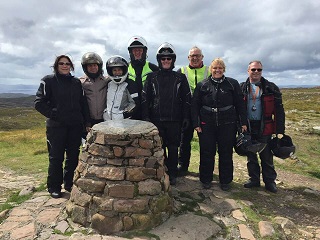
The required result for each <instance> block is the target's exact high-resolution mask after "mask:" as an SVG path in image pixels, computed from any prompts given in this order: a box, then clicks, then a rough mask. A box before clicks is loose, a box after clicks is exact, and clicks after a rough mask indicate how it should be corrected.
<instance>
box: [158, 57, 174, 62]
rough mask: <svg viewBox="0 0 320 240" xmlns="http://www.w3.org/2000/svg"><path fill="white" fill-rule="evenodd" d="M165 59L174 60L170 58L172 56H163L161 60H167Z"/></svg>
mask: <svg viewBox="0 0 320 240" xmlns="http://www.w3.org/2000/svg"><path fill="white" fill-rule="evenodd" d="M165 60H167V61H171V60H172V58H170V57H163V58H161V61H165Z"/></svg>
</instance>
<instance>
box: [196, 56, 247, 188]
mask: <svg viewBox="0 0 320 240" xmlns="http://www.w3.org/2000/svg"><path fill="white" fill-rule="evenodd" d="M225 70H226V67H225V64H224V62H223V60H222V59H220V58H216V59H214V60H213V61H212V62H211V64H210V67H209V71H210V73H211V76H210V77H209V78H207V79H205V80H203V81H201V82H199V83H198V84H197V86H196V88H195V91H194V96H193V99H192V104H191V115H192V122H193V127H194V128H195V130H196V131H197V133H198V136H199V144H200V167H199V172H200V181H201V182H202V184H203V187H204V188H205V189H209V188H210V187H211V182H212V180H213V171H214V163H215V155H216V150H217V149H218V154H219V181H220V187H221V189H222V190H224V191H227V190H229V189H230V183H231V182H232V180H233V160H232V153H233V145H234V142H235V138H236V131H237V123H240V125H241V126H242V131H246V129H247V127H246V108H245V104H244V100H243V95H242V92H241V89H240V85H239V83H238V81H237V80H235V79H232V78H229V77H225V76H224V73H225Z"/></svg>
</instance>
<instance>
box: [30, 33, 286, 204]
mask: <svg viewBox="0 0 320 240" xmlns="http://www.w3.org/2000/svg"><path fill="white" fill-rule="evenodd" d="M147 50H148V46H147V42H146V41H145V39H144V38H143V37H141V36H134V37H132V38H131V39H130V40H129V43H128V52H129V56H130V62H129V63H128V62H127V61H126V60H125V58H123V57H121V56H112V57H111V58H109V59H108V60H107V62H106V70H107V76H104V71H103V61H102V59H101V57H100V56H99V55H98V54H97V53H94V52H89V53H86V54H84V55H83V57H82V60H81V65H82V69H83V71H84V73H85V75H84V76H83V77H80V79H78V78H76V77H74V76H73V75H72V74H71V72H72V71H73V70H74V65H73V63H72V61H71V59H70V57H69V56H67V55H60V56H58V57H57V58H56V60H55V62H54V64H53V72H54V73H53V74H52V75H47V76H45V77H44V78H43V79H42V80H41V83H40V86H39V89H38V91H37V93H36V99H35V108H36V110H38V111H39V112H40V113H41V114H43V115H44V116H46V117H47V121H46V128H47V130H46V135H47V147H48V152H49V167H48V177H47V187H48V191H49V193H50V194H51V196H52V197H53V198H59V197H61V195H62V194H61V188H62V184H64V189H65V190H66V191H71V189H72V186H73V175H74V171H75V169H76V166H77V164H78V156H79V152H80V145H81V137H82V138H85V136H86V133H87V132H88V131H90V129H91V127H92V126H93V125H95V124H97V123H100V122H103V121H109V120H119V119H124V118H131V119H136V120H143V121H150V122H152V123H153V124H154V125H155V126H156V127H157V128H158V130H159V135H160V137H161V139H162V147H163V150H164V162H165V165H166V167H167V173H168V175H169V180H170V184H171V185H175V184H176V179H177V177H178V175H185V174H187V173H188V168H189V164H190V157H191V141H192V138H193V134H194V131H196V132H197V134H198V137H199V145H200V164H199V174H200V181H201V183H202V185H203V188H205V189H209V188H211V184H212V181H213V172H214V167H215V155H216V152H218V155H219V159H218V160H219V182H220V187H221V189H222V190H225V191H226V190H229V189H230V183H231V182H232V180H233V159H232V155H233V147H234V144H235V141H236V136H237V132H247V133H249V134H250V135H251V137H252V138H253V139H256V140H257V141H261V142H263V143H266V147H265V148H264V149H263V150H262V151H261V152H258V153H254V152H252V153H250V154H249V153H248V155H247V160H248V162H247V167H248V173H249V177H250V179H249V181H248V182H247V183H245V184H244V187H246V188H252V187H259V186H260V172H262V179H263V181H264V183H265V188H266V190H268V191H271V192H274V193H275V192H277V187H276V184H275V179H276V176H277V174H276V171H275V168H274V165H273V154H272V152H271V150H270V147H268V144H267V143H268V142H269V141H270V140H271V135H272V134H274V133H276V134H278V135H279V137H280V135H282V134H283V133H284V109H283V105H282V99H281V92H280V90H279V88H278V87H277V86H276V85H275V84H274V83H272V82H269V81H268V80H266V79H265V78H263V77H262V70H263V66H262V63H261V62H260V61H253V62H250V63H249V65H248V70H247V71H248V75H249V77H248V79H247V80H246V82H245V83H242V84H241V85H240V84H239V82H238V81H237V80H235V79H233V78H230V77H226V76H225V71H226V66H225V63H224V61H223V60H222V59H221V58H215V59H214V60H213V61H212V62H211V64H210V66H206V65H204V63H203V58H204V56H203V53H202V50H201V49H200V48H198V47H196V46H194V47H192V48H191V49H190V50H189V54H188V60H189V64H188V65H187V66H185V67H181V68H180V69H178V70H177V71H174V70H173V69H174V68H175V62H176V58H177V55H176V52H175V49H174V47H173V46H172V45H171V44H170V43H168V42H165V43H163V44H161V45H160V46H159V48H158V50H157V55H156V59H157V63H158V64H157V65H155V64H152V63H150V62H149V61H147ZM257 155H259V156H260V159H261V169H260V165H259V162H258V157H257ZM64 160H65V163H64ZM63 163H64V166H63Z"/></svg>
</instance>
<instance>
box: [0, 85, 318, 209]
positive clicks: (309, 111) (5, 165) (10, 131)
mask: <svg viewBox="0 0 320 240" xmlns="http://www.w3.org/2000/svg"><path fill="white" fill-rule="evenodd" d="M282 93H283V102H284V107H285V111H286V122H287V127H286V133H287V134H289V135H290V136H291V137H292V138H293V141H294V144H295V145H296V146H297V152H296V154H295V156H294V158H293V159H287V160H284V161H283V163H282V164H278V163H277V162H276V163H275V164H276V168H281V169H285V170H289V171H292V172H295V173H299V174H304V175H308V176H311V177H314V178H320V164H319V161H320V160H319V159H320V134H319V133H317V132H314V131H313V130H312V127H313V126H319V125H320V124H319V119H320V91H319V89H316V88H313V89H283V90H282ZM0 148H1V151H0V166H1V169H10V170H13V171H15V172H16V173H17V174H21V175H34V176H35V177H36V178H38V179H43V182H44V181H45V180H44V179H45V177H46V174H47V167H48V154H47V146H46V136H45V117H43V116H42V115H41V114H39V113H38V112H37V111H36V110H34V109H33V108H27V107H25V108H0ZM234 157H235V159H236V160H239V161H245V159H242V158H241V157H239V156H237V155H234ZM198 167H199V144H198V138H197V136H196V134H194V139H193V141H192V159H191V163H190V171H191V172H195V173H197V172H198ZM235 171H237V169H235ZM11 194H12V193H11ZM15 194H16V193H13V194H12V195H13V196H14V195H15ZM9 199H10V198H9ZM2 208H3V206H1V209H2Z"/></svg>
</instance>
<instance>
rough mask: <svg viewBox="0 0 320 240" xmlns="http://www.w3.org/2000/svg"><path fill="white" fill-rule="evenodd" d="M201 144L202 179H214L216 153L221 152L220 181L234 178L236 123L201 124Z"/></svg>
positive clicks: (224, 182)
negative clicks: (233, 157) (233, 156)
mask: <svg viewBox="0 0 320 240" xmlns="http://www.w3.org/2000/svg"><path fill="white" fill-rule="evenodd" d="M201 129H202V133H199V134H198V135H199V144H200V167H199V172H200V181H201V182H202V183H208V182H211V181H212V180H213V171H214V165H215V155H216V151H217V150H218V154H219V181H220V183H221V184H228V183H230V182H232V180H233V159H232V154H233V145H234V142H235V138H236V124H225V125H221V126H215V124H214V123H206V124H204V125H201Z"/></svg>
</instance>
